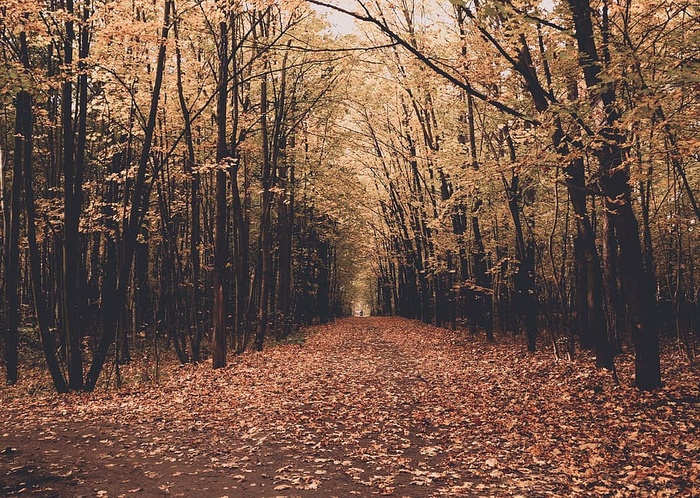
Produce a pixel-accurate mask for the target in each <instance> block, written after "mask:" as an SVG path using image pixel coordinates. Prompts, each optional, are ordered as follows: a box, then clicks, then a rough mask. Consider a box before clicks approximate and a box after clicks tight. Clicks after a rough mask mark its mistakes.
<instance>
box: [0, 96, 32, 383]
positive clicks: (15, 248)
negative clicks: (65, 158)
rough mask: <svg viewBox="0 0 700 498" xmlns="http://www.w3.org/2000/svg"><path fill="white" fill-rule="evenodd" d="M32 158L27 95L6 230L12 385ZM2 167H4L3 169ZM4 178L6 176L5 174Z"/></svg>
mask: <svg viewBox="0 0 700 498" xmlns="http://www.w3.org/2000/svg"><path fill="white" fill-rule="evenodd" d="M27 153H29V154H31V99H30V96H29V94H28V93H27V92H26V91H21V92H19V93H18V94H17V103H16V111H15V150H14V156H13V161H12V186H11V189H10V191H11V194H10V195H11V196H10V206H9V212H10V214H9V226H7V225H6V226H5V230H4V234H5V248H4V252H5V260H4V263H5V268H4V274H5V288H4V289H3V290H4V301H5V302H4V310H3V311H4V312H3V315H4V319H5V326H4V331H3V332H4V335H5V366H6V369H7V370H6V380H7V384H8V385H10V386H11V385H14V384H16V383H17V380H18V360H19V322H20V306H19V229H20V213H21V212H22V203H21V193H22V166H23V164H24V162H25V160H27V159H28V160H31V155H30V157H29V158H27V159H25V157H24V156H25V154H27ZM0 166H2V165H0ZM3 175H4V172H3Z"/></svg>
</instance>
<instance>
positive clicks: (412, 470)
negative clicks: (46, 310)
mask: <svg viewBox="0 0 700 498" xmlns="http://www.w3.org/2000/svg"><path fill="white" fill-rule="evenodd" d="M522 342H523V341H522V340H521V339H520V338H517V337H516V338H512V337H499V341H498V343H497V344H488V343H487V342H485V341H484V340H483V339H481V338H480V337H472V336H465V335H463V334H461V333H459V332H452V331H448V330H445V329H440V328H435V327H431V326H426V325H424V324H421V323H419V322H414V321H409V320H405V319H400V318H356V319H346V320H339V321H337V322H336V323H334V324H330V325H324V326H317V327H313V328H312V329H310V330H309V331H308V334H307V337H306V340H305V341H304V343H303V344H299V343H289V344H284V345H277V346H274V347H270V348H268V349H266V350H265V351H264V352H262V353H253V352H251V353H245V354H243V355H240V356H238V357H235V358H233V357H232V361H231V362H230V364H229V366H227V367H226V368H225V369H220V370H217V371H212V370H211V368H210V365H208V364H200V365H185V366H178V365H175V364H167V365H164V366H162V369H163V372H162V379H163V380H162V381H161V382H160V384H158V385H155V384H145V385H144V384H136V383H134V384H133V385H131V387H129V386H126V387H124V388H122V389H119V390H116V389H111V390H103V391H101V392H97V393H93V394H89V395H88V394H73V395H64V396H59V395H55V394H49V393H42V392H39V393H37V394H35V395H33V396H29V395H27V394H26V393H24V392H22V391H21V385H20V386H18V387H13V388H4V389H3V390H2V391H0V396H1V398H2V399H1V401H2V405H1V406H0V416H1V417H2V419H3V421H4V422H3V428H2V429H0V436H2V440H3V444H2V445H1V446H2V447H3V448H6V449H5V450H4V451H3V452H2V454H1V455H0V464H2V466H3V468H4V469H3V470H5V471H6V475H7V476H8V477H7V478H6V479H5V480H4V481H0V484H1V486H0V494H4V495H8V496H11V495H15V494H20V493H24V492H28V491H33V492H42V493H44V494H45V495H46V496H79V495H81V494H82V495H84V496H95V495H96V494H99V495H100V496H130V495H139V494H140V495H143V496H191V495H193V494H196V495H197V496H198V497H209V496H211V497H217V498H220V497H222V496H250V497H257V496H272V497H275V496H339V497H342V496H370V495H377V496H387V495H392V496H415V497H423V496H562V495H572V496H590V495H597V496H697V495H699V494H700V484H699V483H698V477H699V475H700V444H698V442H697V441H698V424H700V416H699V415H700V404H699V399H700V382H699V377H698V374H697V371H695V370H693V369H692V368H691V367H690V366H688V365H687V363H685V362H684V361H683V360H682V359H681V358H680V357H679V355H678V354H677V353H676V352H675V351H667V352H666V353H665V354H664V356H663V360H662V361H663V369H664V371H663V373H664V378H665V380H666V384H665V386H664V388H663V389H661V390H660V391H658V392H654V393H640V392H639V391H637V390H636V389H634V388H633V387H632V386H631V379H632V377H631V376H632V372H633V369H634V365H633V360H632V358H631V355H622V356H621V357H619V358H618V359H617V366H618V371H619V374H620V377H621V379H622V382H621V383H620V384H617V383H615V382H614V381H613V379H612V378H611V376H610V375H609V374H607V373H605V372H598V371H596V370H595V369H594V368H592V366H591V365H592V363H593V362H592V360H591V358H590V357H589V355H587V354H582V355H581V356H580V357H579V358H577V359H575V360H574V361H556V360H555V359H554V358H553V357H552V355H551V354H550V353H548V352H539V353H536V354H534V355H529V354H527V353H526V352H525V351H524V347H523V344H522ZM4 473H5V472H4ZM51 493H54V494H51Z"/></svg>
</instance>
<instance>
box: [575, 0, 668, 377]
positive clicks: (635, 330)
mask: <svg viewBox="0 0 700 498" xmlns="http://www.w3.org/2000/svg"><path fill="white" fill-rule="evenodd" d="M568 1H569V6H570V8H571V11H572V14H573V20H574V27H575V31H576V33H575V34H576V41H577V43H578V51H579V65H580V66H581V69H582V71H583V75H584V79H585V81H586V86H587V87H588V88H589V93H590V94H591V98H592V99H594V102H593V103H594V104H595V103H596V99H598V98H600V100H601V101H602V103H603V106H604V121H603V123H602V125H603V128H602V131H601V133H600V134H601V138H602V139H603V140H602V141H601V143H602V145H600V146H599V149H598V150H597V151H596V156H597V158H598V161H599V163H600V180H599V182H600V187H601V190H602V191H603V195H604V197H605V216H606V217H607V222H608V224H609V225H608V226H609V229H611V230H613V234H614V236H615V239H616V243H617V246H618V250H619V270H620V276H621V281H622V293H623V296H624V300H625V305H626V309H627V313H628V317H627V323H628V326H629V327H630V329H631V330H630V334H631V336H632V341H633V343H634V347H635V383H636V385H637V387H638V388H639V389H641V390H653V389H657V388H658V387H660V386H661V367H660V360H659V340H658V331H657V327H656V324H655V323H654V320H653V309H654V305H655V303H654V294H653V289H652V288H651V279H650V278H649V276H648V274H647V272H646V269H645V268H644V259H643V255H642V246H641V243H640V239H639V226H638V223H637V218H636V216H635V214H634V211H633V210H632V203H631V201H632V197H631V194H632V192H631V187H630V184H629V180H630V177H629V165H628V164H627V163H626V160H625V159H626V151H625V149H624V143H625V137H624V134H622V133H621V132H620V130H619V129H618V123H617V121H618V118H619V116H618V112H617V109H616V108H615V105H616V96H615V89H614V87H613V86H612V84H611V83H604V82H603V81H602V80H601V77H600V72H601V66H600V58H599V57H598V52H597V50H596V46H595V39H594V36H593V22H592V20H591V7H590V4H589V1H588V0H568Z"/></svg>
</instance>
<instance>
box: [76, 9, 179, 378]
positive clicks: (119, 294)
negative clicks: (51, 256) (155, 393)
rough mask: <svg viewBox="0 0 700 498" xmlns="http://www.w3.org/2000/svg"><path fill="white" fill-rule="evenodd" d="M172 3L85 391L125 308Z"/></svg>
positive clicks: (144, 200)
mask: <svg viewBox="0 0 700 498" xmlns="http://www.w3.org/2000/svg"><path fill="white" fill-rule="evenodd" d="M171 9H172V1H171V0H165V16H164V19H163V27H162V30H161V46H160V50H159V52H158V59H157V65H156V73H155V82H154V84H153V92H152V93H151V101H150V108H149V114H148V120H147V122H146V128H145V136H144V141H143V148H142V149H141V155H140V156H139V161H138V165H137V172H136V179H135V181H134V186H133V189H132V190H131V206H130V209H129V213H128V219H127V220H125V224H124V232H123V249H122V252H121V254H120V256H121V258H120V261H119V265H118V276H117V287H116V290H115V296H114V300H113V301H109V302H105V303H103V316H104V319H103V323H104V330H103V333H102V337H100V342H99V344H98V347H97V350H96V351H95V355H94V358H93V361H92V364H91V365H90V370H89V371H88V374H87V376H86V379H85V387H84V388H85V390H87V391H92V390H93V389H95V385H96V384H97V379H98V378H99V376H100V372H102V367H103V366H104V362H105V360H106V358H107V353H108V352H109V347H110V346H111V345H112V343H113V342H114V339H115V337H116V332H117V324H118V320H119V316H120V314H121V311H122V309H123V308H124V307H125V306H126V297H127V291H128V289H129V276H130V274H131V267H132V263H133V259H134V251H135V248H136V240H137V234H138V229H139V226H140V225H141V223H142V221H143V211H144V209H146V208H147V200H148V199H147V197H148V196H147V195H146V194H147V192H149V191H148V190H147V189H146V173H147V171H148V165H149V158H150V156H151V146H152V145H153V134H154V131H155V125H156V117H157V114H158V102H159V100H160V92H161V88H162V85H163V73H164V71H165V47H166V45H165V41H166V40H167V38H168V32H169V30H170V13H171Z"/></svg>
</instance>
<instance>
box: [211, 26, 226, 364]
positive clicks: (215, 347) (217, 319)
mask: <svg viewBox="0 0 700 498" xmlns="http://www.w3.org/2000/svg"><path fill="white" fill-rule="evenodd" d="M219 35H220V36H219V96H218V104H217V108H216V114H217V116H216V123H217V130H218V136H217V142H216V162H217V169H216V208H215V210H216V212H215V215H214V216H215V229H214V311H213V313H214V317H213V318H214V319H213V323H214V328H213V332H212V348H211V349H212V366H213V368H221V367H224V366H226V317H227V315H228V313H227V303H228V299H227V297H226V288H227V285H226V284H227V278H226V263H227V261H228V224H227V223H226V221H227V214H228V205H227V202H226V181H227V174H226V172H227V170H226V169H225V161H226V160H227V159H228V157H229V152H228V146H227V142H226V140H227V135H226V122H227V119H228V116H227V104H228V64H229V60H228V52H229V51H228V26H227V24H226V22H221V23H220V24H219Z"/></svg>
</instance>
